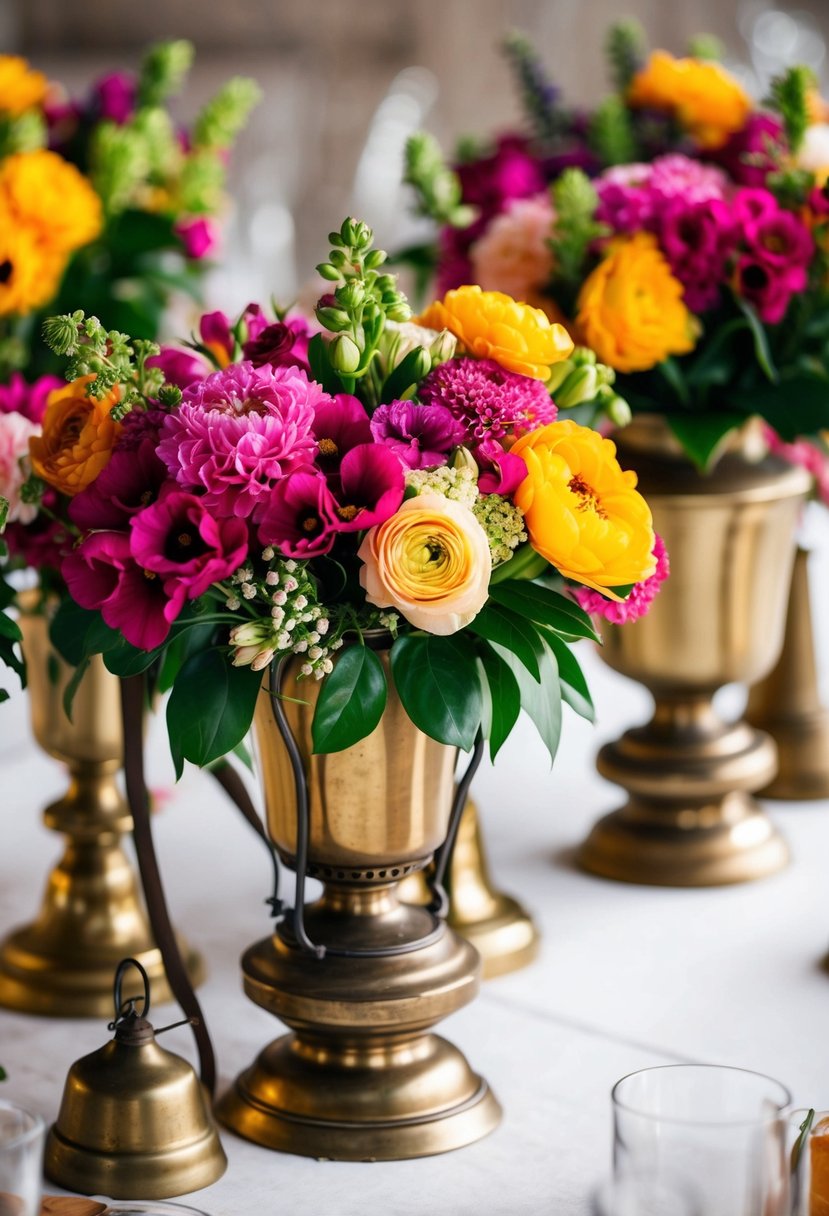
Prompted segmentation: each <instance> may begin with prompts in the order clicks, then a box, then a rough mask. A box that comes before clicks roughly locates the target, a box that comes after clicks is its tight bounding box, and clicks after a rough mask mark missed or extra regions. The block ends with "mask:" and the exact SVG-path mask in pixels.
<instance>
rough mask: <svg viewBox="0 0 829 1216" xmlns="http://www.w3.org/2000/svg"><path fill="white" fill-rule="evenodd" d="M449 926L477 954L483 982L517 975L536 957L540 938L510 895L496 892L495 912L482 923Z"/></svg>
mask: <svg viewBox="0 0 829 1216" xmlns="http://www.w3.org/2000/svg"><path fill="white" fill-rule="evenodd" d="M450 919H451V918H450ZM451 923H452V927H453V929H454V930H455V931H456V933H459V934H460V935H461V937H464V938H466V940H467V941H468V942H470V943H471V944H472V945H473V946H474V947H475V949H476V950H477V951H478V953H479V954H480V956H481V974H482V975H483V978H484V979H485V980H491V979H494V978H495V977H496V976H499V975H509V974H510V972H512V971H520V970H521V968H522V967H528V966H529V964H530V963H532V962H533V961H534V960H535V959H536V958H537V957H538V949H539V942H540V938H539V933H538V929H537V928H536V925H535V922H534V921H533V919H532V917H531V916H530V914H529V913H528V912H527V911H525V909H524V908H522V907H521V904H520V903H519V902H518V900H517V899H513V898H512V896H511V895H504V894H503V893H502V892H497V893H496V895H495V908H494V909H493V911H492V912H491V913H490V915H489V916H487V917H486V918H484V919H482V920H478V921H475V922H474V923H469V924H466V923H464V922H462V921H452V922H451Z"/></svg>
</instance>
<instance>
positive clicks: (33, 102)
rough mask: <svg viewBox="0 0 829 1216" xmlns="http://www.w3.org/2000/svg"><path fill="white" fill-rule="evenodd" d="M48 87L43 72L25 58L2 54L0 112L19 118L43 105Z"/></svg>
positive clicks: (0, 57) (0, 61)
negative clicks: (33, 66) (36, 70)
mask: <svg viewBox="0 0 829 1216" xmlns="http://www.w3.org/2000/svg"><path fill="white" fill-rule="evenodd" d="M48 88H49V81H48V80H47V79H46V77H45V76H44V75H43V73H42V72H35V71H33V70H32V68H30V67H29V64H28V63H27V62H26V60H25V59H22V58H21V57H20V56H19V55H0V112H2V113H3V114H10V115H11V116H12V117H13V118H18V117H19V116H20V115H21V114H25V113H26V111H27V110H33V109H34V108H35V106H40V105H42V104H43V101H44V99H45V97H46V92H47V90H48Z"/></svg>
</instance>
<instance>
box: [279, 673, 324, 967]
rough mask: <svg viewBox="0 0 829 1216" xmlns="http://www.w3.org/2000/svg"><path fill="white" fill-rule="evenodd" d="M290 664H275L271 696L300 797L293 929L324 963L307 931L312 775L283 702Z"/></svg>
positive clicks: (321, 949) (302, 944)
mask: <svg viewBox="0 0 829 1216" xmlns="http://www.w3.org/2000/svg"><path fill="white" fill-rule="evenodd" d="M287 661H288V656H287V655H283V657H282V658H281V659H274V661H273V663H272V664H271V683H270V689H269V692H270V698H271V711H272V713H273V718H274V722H275V723H276V726H277V730H278V731H279V733H280V735H281V736H282V742H283V743H284V744H285V747H286V749H287V752H288V759H289V760H290V762H291V771H292V773H293V777H294V791H295V794H296V829H297V830H296V894H295V896H294V909H293V915H292V917H291V925H292V929H293V932H294V936H295V937H296V940H297V943H298V944H299V947H300V949H301V950H303V951H304V952H305V953H306V954H310V955H311V956H312V957H314V958H318V959H322V958H325V946H322V945H316V944H315V943H314V942H312V941H311V939H310V937H309V936H308V933H307V931H306V929H305V871H306V870H307V868H308V838H309V835H310V820H311V810H310V801H309V798H308V775H307V773H306V772H305V765H304V763H303V760H302V754H301V753H300V750H299V744H298V743H297V740H296V737H295V735H294V732H293V731H292V730H291V727H290V724H289V722H288V718H287V715H286V713H285V709H284V706H283V704H282V698H281V697H280V695H279V688H280V684H281V682H282V673H283V671H284V670H285V664H286V663H287Z"/></svg>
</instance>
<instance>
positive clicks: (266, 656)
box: [250, 646, 274, 671]
mask: <svg viewBox="0 0 829 1216" xmlns="http://www.w3.org/2000/svg"><path fill="white" fill-rule="evenodd" d="M273 656H274V649H273V647H272V646H266V647H265V649H264V650H260V651H259V653H258V654H257V655H256V657H255V658H254V659H253V661H252V663H251V665H250V667H251V671H262V670H263V669H264V668H265V667H267V666H268V664H269V663H270V662H271V660H272V659H273Z"/></svg>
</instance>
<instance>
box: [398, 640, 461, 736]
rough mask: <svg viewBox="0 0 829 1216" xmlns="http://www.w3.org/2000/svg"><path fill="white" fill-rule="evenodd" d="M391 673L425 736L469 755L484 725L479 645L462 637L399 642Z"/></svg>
mask: <svg viewBox="0 0 829 1216" xmlns="http://www.w3.org/2000/svg"><path fill="white" fill-rule="evenodd" d="M391 668H392V675H393V677H394V683H395V687H396V688H397V692H398V694H399V696H400V700H401V701H402V702H403V708H404V709H405V710H406V713H407V714H408V715H409V717H410V718H411V719H412V721H413V722H414V724H415V726H417V727H419V728H420V730H422V731H423V733H424V734H426V735H429V737H430V738H432V739H437V741H438V743H446V744H448V745H449V746H450V747H460V748H462V750H463V751H469V750H470V749H471V748H472V746H473V744H474V743H475V736H476V734H477V732H478V727H479V726H480V723H481V712H482V708H483V706H482V697H481V685H480V681H479V678H478V668H477V662H476V654H475V645H474V643H473V642H472V640H471V638H468V637H465V636H464V635H463V634H462V633H454V634H451V635H450V636H449V637H437V636H435V635H434V634H422V633H413V634H409V635H408V636H407V637H402V638H397V640H396V641H395V643H394V645H393V646H392V648H391Z"/></svg>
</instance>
